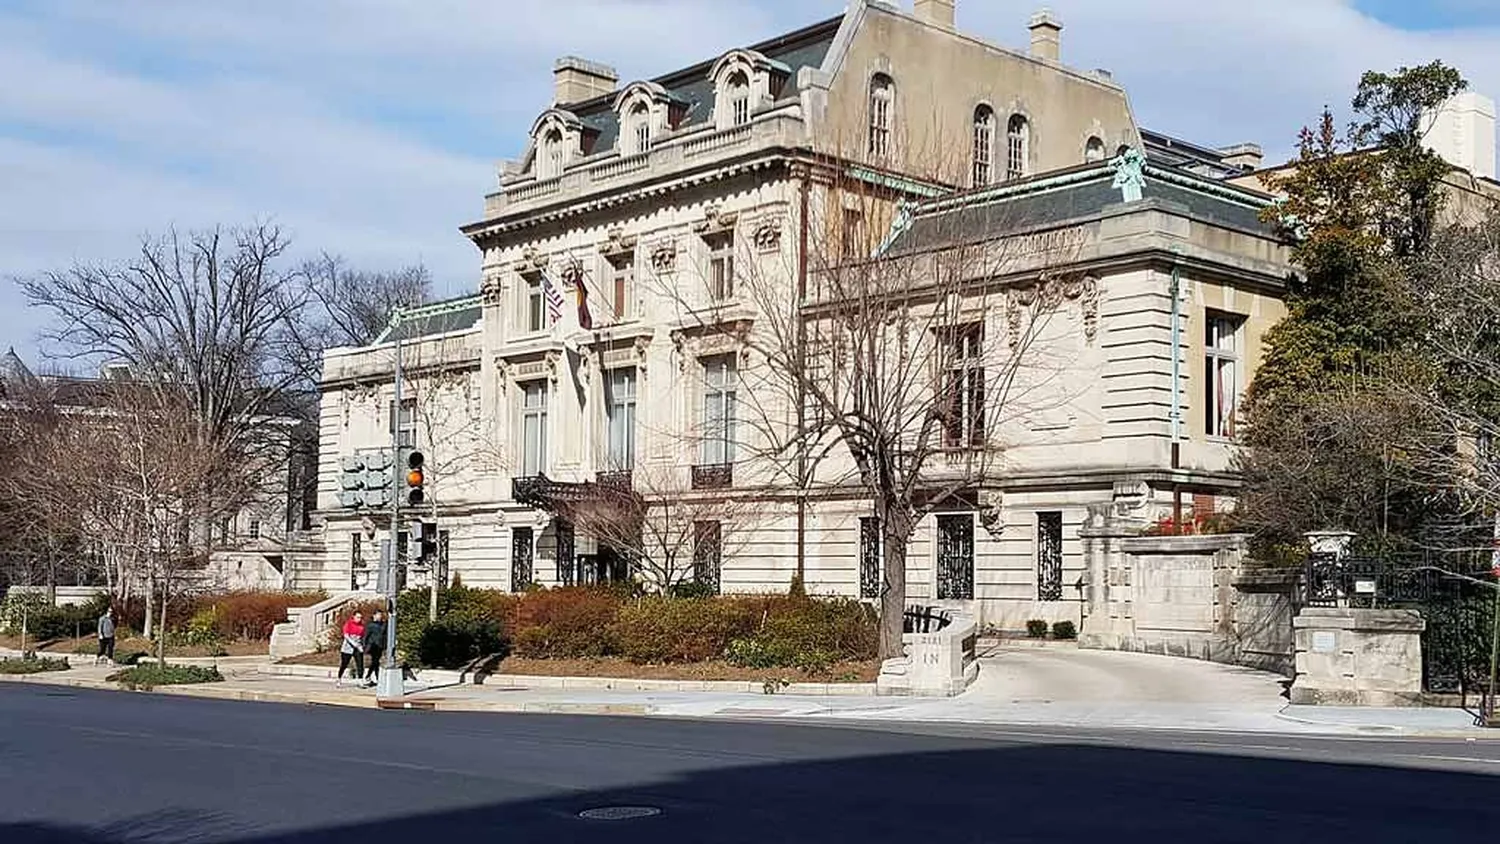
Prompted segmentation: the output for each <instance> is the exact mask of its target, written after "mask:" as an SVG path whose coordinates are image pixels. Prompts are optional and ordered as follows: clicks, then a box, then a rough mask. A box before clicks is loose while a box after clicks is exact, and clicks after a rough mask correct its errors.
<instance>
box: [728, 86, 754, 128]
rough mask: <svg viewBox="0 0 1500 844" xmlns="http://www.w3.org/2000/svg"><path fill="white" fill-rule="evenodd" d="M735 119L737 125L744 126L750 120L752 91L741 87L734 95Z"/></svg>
mask: <svg viewBox="0 0 1500 844" xmlns="http://www.w3.org/2000/svg"><path fill="white" fill-rule="evenodd" d="M732 107H733V119H734V125H735V126H744V125H745V124H746V123H749V122H750V92H749V91H745V90H743V89H741V91H739V92H736V93H735V95H734V102H733V103H732Z"/></svg>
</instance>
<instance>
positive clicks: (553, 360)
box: [543, 349, 562, 384]
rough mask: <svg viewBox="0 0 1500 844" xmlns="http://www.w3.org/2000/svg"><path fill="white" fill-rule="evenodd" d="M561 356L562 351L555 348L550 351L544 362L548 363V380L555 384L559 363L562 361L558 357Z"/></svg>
mask: <svg viewBox="0 0 1500 844" xmlns="http://www.w3.org/2000/svg"><path fill="white" fill-rule="evenodd" d="M561 357H562V353H561V352H558V351H557V350H556V349H553V350H550V351H548V352H547V355H546V357H545V358H544V359H543V362H544V363H545V364H546V372H547V380H548V381H551V382H552V383H553V384H556V383H557V372H558V363H559V362H560V361H559V360H558V359H559V358H561Z"/></svg>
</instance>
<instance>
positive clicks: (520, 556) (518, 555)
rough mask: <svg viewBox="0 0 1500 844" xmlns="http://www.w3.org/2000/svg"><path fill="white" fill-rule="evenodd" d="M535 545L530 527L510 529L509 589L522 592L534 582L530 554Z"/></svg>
mask: <svg viewBox="0 0 1500 844" xmlns="http://www.w3.org/2000/svg"><path fill="white" fill-rule="evenodd" d="M534 549H535V545H534V543H533V540H532V535H531V528H529V527H518V528H511V530H510V590H511V591H512V592H524V591H526V590H527V589H530V588H531V584H532V583H534V582H535V577H534V575H533V574H532V559H533V558H532V554H533V552H534Z"/></svg>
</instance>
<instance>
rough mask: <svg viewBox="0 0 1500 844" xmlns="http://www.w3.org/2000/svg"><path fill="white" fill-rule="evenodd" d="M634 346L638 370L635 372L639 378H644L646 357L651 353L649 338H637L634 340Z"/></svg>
mask: <svg viewBox="0 0 1500 844" xmlns="http://www.w3.org/2000/svg"><path fill="white" fill-rule="evenodd" d="M634 345H635V359H636V366H637V367H638V369H637V370H636V374H637V376H638V377H640V378H645V377H646V355H647V354H648V353H649V352H650V351H651V338H649V337H637V338H635V344H634Z"/></svg>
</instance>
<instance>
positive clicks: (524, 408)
mask: <svg viewBox="0 0 1500 844" xmlns="http://www.w3.org/2000/svg"><path fill="white" fill-rule="evenodd" d="M520 387H521V477H523V478H534V477H536V476H537V475H541V474H545V472H546V468H547V382H546V381H527V382H525V383H524V384H521V385H520Z"/></svg>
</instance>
